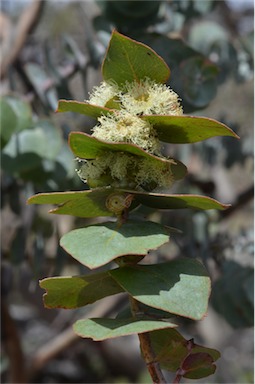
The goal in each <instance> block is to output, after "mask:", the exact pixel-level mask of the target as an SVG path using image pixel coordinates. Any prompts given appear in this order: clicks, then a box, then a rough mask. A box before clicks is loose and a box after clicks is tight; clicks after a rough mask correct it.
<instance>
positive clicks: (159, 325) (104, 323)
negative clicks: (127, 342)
mask: <svg viewBox="0 0 255 384" xmlns="http://www.w3.org/2000/svg"><path fill="white" fill-rule="evenodd" d="M176 326H177V325H176V324H172V323H167V322H163V321H154V320H136V319H134V318H132V317H131V318H128V319H96V318H94V319H85V320H78V321H76V323H75V324H74V327H73V328H74V331H75V333H77V334H78V335H79V336H81V337H85V338H91V339H93V340H95V341H101V340H106V339H111V338H115V337H120V336H127V335H132V334H137V333H144V332H151V331H155V330H158V329H165V328H173V327H176Z"/></svg>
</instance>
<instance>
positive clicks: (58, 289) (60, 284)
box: [40, 272, 123, 309]
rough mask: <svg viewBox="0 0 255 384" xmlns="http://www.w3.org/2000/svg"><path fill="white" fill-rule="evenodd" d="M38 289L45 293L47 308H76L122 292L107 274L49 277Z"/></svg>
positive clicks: (41, 282)
mask: <svg viewBox="0 0 255 384" xmlns="http://www.w3.org/2000/svg"><path fill="white" fill-rule="evenodd" d="M40 287H41V288H43V289H45V290H46V291H47V292H46V293H45V294H44V296H43V299H44V305H45V307H47V308H68V309H70V308H78V307H82V306H84V305H87V304H91V303H94V302H95V301H97V300H100V299H102V298H104V297H106V296H111V295H115V294H117V293H120V292H123V289H122V288H121V287H120V286H119V285H118V284H117V283H116V281H115V280H114V279H113V278H112V277H111V276H110V275H109V274H108V272H102V273H96V274H93V275H86V276H72V277H49V278H46V279H43V280H41V281H40Z"/></svg>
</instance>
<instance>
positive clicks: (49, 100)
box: [24, 63, 58, 110]
mask: <svg viewBox="0 0 255 384" xmlns="http://www.w3.org/2000/svg"><path fill="white" fill-rule="evenodd" d="M24 70H25V72H26V75H27V77H28V78H29V80H30V82H31V83H32V84H33V87H34V89H35V91H36V93H37V95H38V96H39V98H40V100H41V101H42V103H43V104H44V105H45V106H46V107H47V108H49V107H50V108H51V109H52V110H55V109H56V107H57V104H58V95H57V92H56V90H55V89H54V88H50V89H47V92H46V91H45V89H46V85H47V83H48V81H49V77H48V76H47V74H46V73H45V72H44V70H43V69H42V68H41V66H40V65H38V64H35V63H27V64H25V65H24Z"/></svg>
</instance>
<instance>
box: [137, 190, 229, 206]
mask: <svg viewBox="0 0 255 384" xmlns="http://www.w3.org/2000/svg"><path fill="white" fill-rule="evenodd" d="M130 193H133V194H134V195H135V196H136V200H137V201H138V202H139V203H141V204H143V205H146V206H148V207H151V208H156V209H186V208H192V209H219V210H223V209H226V208H228V207H229V206H230V205H228V204H222V203H220V202H219V201H217V200H215V199H212V198H211V197H207V196H200V195H183V194H178V195H177V194H176V195H170V194H166V193H148V192H132V191H130Z"/></svg>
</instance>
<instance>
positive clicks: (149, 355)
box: [129, 296, 167, 384]
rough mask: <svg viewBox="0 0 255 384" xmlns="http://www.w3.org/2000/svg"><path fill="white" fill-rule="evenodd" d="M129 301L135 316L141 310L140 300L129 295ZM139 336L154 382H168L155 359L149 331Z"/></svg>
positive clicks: (155, 383)
mask: <svg viewBox="0 0 255 384" xmlns="http://www.w3.org/2000/svg"><path fill="white" fill-rule="evenodd" d="M129 301H130V306H131V312H132V315H133V317H137V315H138V314H139V312H140V310H139V306H138V302H137V301H136V300H135V299H133V297H132V296H129ZM138 338H139V341H140V347H141V351H142V355H143V358H144V361H145V363H146V365H147V369H148V372H149V374H150V376H151V378H152V381H153V383H154V384H164V383H167V382H166V380H165V378H164V376H163V373H162V371H161V368H160V365H159V363H158V362H157V361H156V359H155V354H154V351H153V349H152V346H151V340H150V334H149V332H145V333H138Z"/></svg>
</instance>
